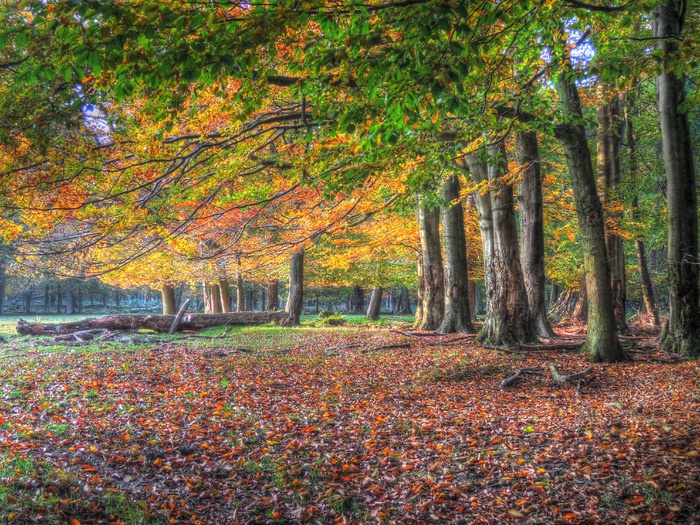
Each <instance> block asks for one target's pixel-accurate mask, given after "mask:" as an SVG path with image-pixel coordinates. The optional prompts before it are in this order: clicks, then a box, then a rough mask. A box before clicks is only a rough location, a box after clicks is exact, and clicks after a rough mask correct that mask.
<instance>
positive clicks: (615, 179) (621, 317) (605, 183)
mask: <svg viewBox="0 0 700 525" xmlns="http://www.w3.org/2000/svg"><path fill="white" fill-rule="evenodd" d="M620 106H621V104H620V98H619V97H614V98H613V99H612V100H609V101H607V102H605V103H603V104H600V105H599V106H598V108H597V109H596V115H597V119H598V152H597V155H596V158H597V161H598V188H599V189H600V192H601V194H602V197H603V202H604V203H605V204H607V205H608V215H609V217H610V218H611V219H612V220H613V221H614V222H615V223H617V224H619V222H620V221H621V220H622V212H621V211H617V210H620V209H621V206H620V203H619V199H618V198H617V197H616V196H615V195H614V194H615V191H616V190H617V188H618V186H619V185H620V171H621V164H620V145H621V139H622V133H623V123H624V122H623V120H622V116H621V111H620V109H621V108H620ZM606 241H607V248H608V257H609V258H610V259H609V260H610V284H611V286H612V296H613V305H614V310H615V321H616V322H617V326H618V327H619V330H620V332H621V333H628V332H629V328H628V327H627V276H626V274H625V249H624V246H623V242H622V237H620V236H619V235H617V234H616V233H614V232H610V231H608V232H607V236H606Z"/></svg>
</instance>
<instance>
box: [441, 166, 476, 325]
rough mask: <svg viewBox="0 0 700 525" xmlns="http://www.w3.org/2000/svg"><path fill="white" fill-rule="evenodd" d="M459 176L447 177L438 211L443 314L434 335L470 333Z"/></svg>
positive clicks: (465, 248) (470, 323)
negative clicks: (439, 219) (436, 332)
mask: <svg viewBox="0 0 700 525" xmlns="http://www.w3.org/2000/svg"><path fill="white" fill-rule="evenodd" d="M459 192H460V184H459V177H458V176H456V175H454V176H451V177H448V179H447V180H446V181H445V182H444V184H443V186H442V198H443V200H444V201H445V203H446V204H445V207H444V209H443V210H442V237H443V244H444V246H445V315H444V317H443V320H442V324H441V325H440V327H439V328H438V332H440V333H443V334H447V333H454V332H459V333H473V332H474V331H475V330H474V326H473V325H472V318H471V313H470V309H469V275H468V271H467V239H466V236H465V232H464V209H463V208H462V201H461V200H460V195H459Z"/></svg>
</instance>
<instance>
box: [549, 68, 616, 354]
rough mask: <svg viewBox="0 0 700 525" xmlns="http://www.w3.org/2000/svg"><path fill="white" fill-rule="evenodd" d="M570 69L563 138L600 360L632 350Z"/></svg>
mask: <svg viewBox="0 0 700 525" xmlns="http://www.w3.org/2000/svg"><path fill="white" fill-rule="evenodd" d="M568 73H570V71H561V72H560V73H559V79H558V81H557V93H558V95H559V102H560V106H561V109H562V111H563V113H564V120H565V123H564V124H560V125H559V126H558V127H557V138H558V139H559V140H560V142H561V144H562V146H563V148H564V153H565V155H566V163H567V166H568V168H569V176H570V178H571V186H572V188H573V192H574V201H575V205H576V215H577V218H578V224H579V234H580V237H581V244H582V247H583V269H584V272H585V275H586V293H587V295H588V333H587V337H586V345H585V347H586V350H587V351H588V352H589V354H590V356H591V359H592V360H593V361H594V362H600V361H605V362H617V361H624V360H627V356H626V354H625V352H624V350H623V349H622V346H621V345H620V341H619V339H618V337H617V323H616V322H615V309H614V306H613V298H612V287H611V285H610V266H609V265H608V250H607V245H606V242H605V224H604V221H603V207H602V205H601V203H600V198H599V197H598V192H597V189H596V180H595V174H594V172H593V163H592V161H591V152H590V149H589V148H588V141H587V139H586V130H585V129H584V127H583V125H582V124H581V122H582V120H583V114H582V113H581V100H580V98H579V94H578V89H577V87H576V85H575V84H574V82H573V80H572V79H571V76H570V75H569V74H568Z"/></svg>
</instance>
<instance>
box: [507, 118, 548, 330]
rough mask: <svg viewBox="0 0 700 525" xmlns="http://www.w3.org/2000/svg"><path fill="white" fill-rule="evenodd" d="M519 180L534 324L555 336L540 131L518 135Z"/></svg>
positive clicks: (525, 273)
mask: <svg viewBox="0 0 700 525" xmlns="http://www.w3.org/2000/svg"><path fill="white" fill-rule="evenodd" d="M515 144H516V154H517V162H518V165H519V166H520V167H521V170H522V178H521V180H520V196H519V198H520V235H521V238H522V243H521V246H522V261H521V262H522V269H523V279H524V281H525V290H526V291H527V302H528V307H529V309H530V318H531V319H532V328H533V329H534V331H535V334H536V335H537V336H538V337H543V338H550V337H554V332H553V331H552V327H551V326H550V324H549V320H548V319H547V306H546V304H545V276H544V211H543V206H542V178H541V174H540V154H539V150H538V147H537V134H536V133H534V132H524V131H520V132H518V133H516V135H515Z"/></svg>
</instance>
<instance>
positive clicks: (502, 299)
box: [480, 143, 536, 344]
mask: <svg viewBox="0 0 700 525" xmlns="http://www.w3.org/2000/svg"><path fill="white" fill-rule="evenodd" d="M490 154H491V158H492V162H491V164H490V165H489V169H488V174H489V182H490V184H491V190H490V193H491V210H492V214H493V226H494V228H493V264H494V267H495V273H496V275H497V276H498V278H497V279H496V298H497V299H496V301H494V302H492V307H495V309H494V310H492V311H491V315H490V316H489V315H488V314H489V312H487V317H486V322H485V323H484V329H483V330H482V333H481V334H480V339H481V340H482V341H488V342H491V343H494V344H504V343H511V342H516V341H517V342H521V343H526V342H530V341H534V340H536V335H535V331H534V330H533V326H532V320H531V318H530V310H529V306H528V302H527V292H526V290H525V281H524V280H523V273H522V268H521V266H520V247H519V245H518V227H517V222H516V219H515V202H514V199H513V187H512V186H511V185H510V184H508V183H504V182H503V180H502V179H503V176H504V175H505V172H506V170H507V166H508V164H507V161H506V150H505V144H504V143H500V144H498V145H494V146H491V148H490Z"/></svg>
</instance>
